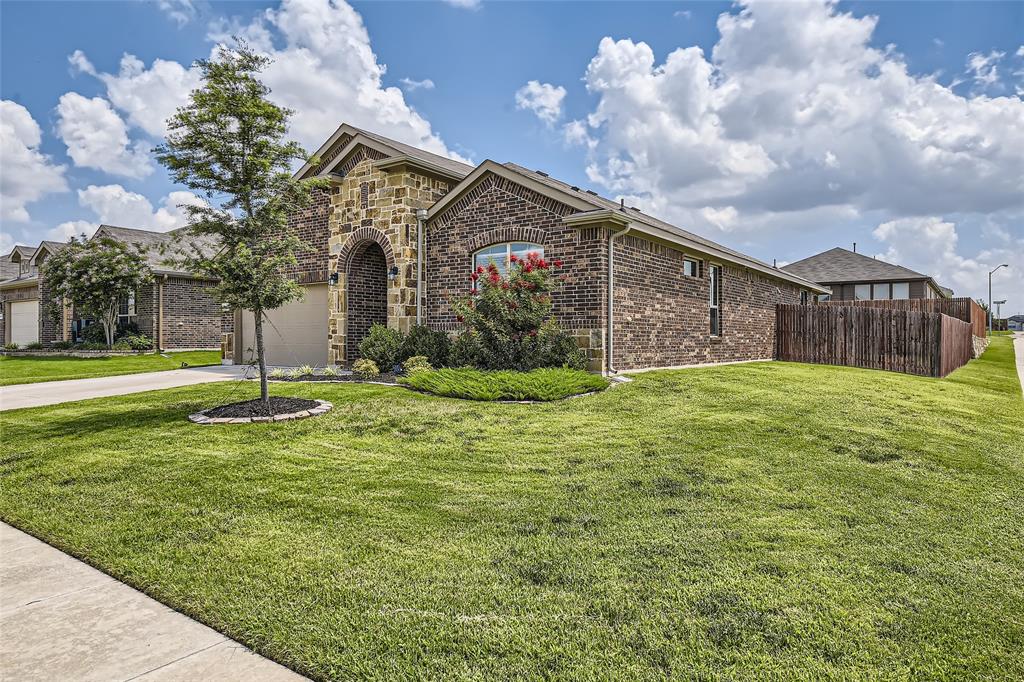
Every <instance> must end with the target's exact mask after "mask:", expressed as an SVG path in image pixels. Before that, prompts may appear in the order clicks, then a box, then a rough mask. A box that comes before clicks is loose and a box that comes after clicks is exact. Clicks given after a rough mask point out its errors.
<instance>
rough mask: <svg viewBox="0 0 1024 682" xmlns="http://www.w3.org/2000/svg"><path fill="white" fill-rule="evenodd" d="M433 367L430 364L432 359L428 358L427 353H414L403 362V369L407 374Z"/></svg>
mask: <svg viewBox="0 0 1024 682" xmlns="http://www.w3.org/2000/svg"><path fill="white" fill-rule="evenodd" d="M432 369H434V368H433V367H432V366H431V365H430V361H429V360H427V357H426V356H425V355H414V356H412V357H411V358H408V359H407V360H406V361H405V362H403V363H402V371H403V372H405V374H406V375H409V374H413V373H415V372H426V371H429V370H432Z"/></svg>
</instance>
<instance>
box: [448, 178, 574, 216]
mask: <svg viewBox="0 0 1024 682" xmlns="http://www.w3.org/2000/svg"><path fill="white" fill-rule="evenodd" d="M492 188H494V189H498V190H501V191H502V192H505V193H507V194H511V195H512V196H514V197H516V198H519V199H523V200H524V201H528V202H530V203H531V204H535V205H536V206H539V207H540V208H542V209H544V210H545V211H550V212H551V213H554V214H556V215H559V216H567V215H571V214H573V213H578V210H577V209H575V208H573V207H572V206H566V205H565V204H563V203H562V202H560V201H558V200H557V199H552V198H551V197H549V196H546V195H544V194H541V193H540V192H535V191H534V190H532V189H529V188H527V187H524V186H523V185H520V184H519V183H516V182H512V181H511V180H509V179H507V178H503V177H500V176H498V175H495V174H494V173H488V174H487V175H485V176H483V177H482V178H481V179H480V180H479V181H478V182H477V183H476V185H474V186H473V187H472V188H471V189H470V190H469V191H467V192H466V193H465V194H464V195H463V196H462V197H461V198H459V199H458V200H457V201H455V202H453V203H452V204H451V205H450V206H448V207H447V208H446V209H445V210H444V211H442V212H441V214H440V215H438V216H436V217H435V218H434V219H433V221H431V229H436V228H439V227H446V226H447V225H449V224H450V223H451V222H452V221H453V220H454V219H455V218H456V217H457V216H458V215H459V214H460V213H462V212H463V211H464V210H466V209H467V208H469V207H470V206H471V205H472V204H473V203H474V202H476V201H477V199H479V198H480V197H481V196H483V195H484V194H485V193H486V192H487V190H489V189H492Z"/></svg>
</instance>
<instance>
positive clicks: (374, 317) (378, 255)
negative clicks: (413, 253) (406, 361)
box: [345, 242, 390, 371]
mask: <svg viewBox="0 0 1024 682" xmlns="http://www.w3.org/2000/svg"><path fill="white" fill-rule="evenodd" d="M387 267H388V264H387V259H386V258H385V257H384V251H383V249H381V247H380V245H378V244H377V243H376V242H364V243H363V244H362V245H361V246H359V247H357V250H356V252H355V253H353V254H352V257H351V260H350V262H349V267H348V287H347V292H348V328H347V331H346V333H347V339H346V356H345V359H346V360H347V361H348V362H352V361H354V360H356V359H357V358H358V357H359V343H360V342H361V341H362V340H363V339H364V338H366V335H367V334H368V333H369V331H370V326H371V325H373V324H387V322H388V298H387V297H388V280H387ZM388 369H390V368H385V367H381V370H383V371H388Z"/></svg>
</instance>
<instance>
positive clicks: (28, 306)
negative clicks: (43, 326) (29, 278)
mask: <svg viewBox="0 0 1024 682" xmlns="http://www.w3.org/2000/svg"><path fill="white" fill-rule="evenodd" d="M38 340H39V301H14V302H12V303H11V341H12V342H14V343H16V344H18V345H19V346H24V345H25V344H26V343H35V342H36V341H38Z"/></svg>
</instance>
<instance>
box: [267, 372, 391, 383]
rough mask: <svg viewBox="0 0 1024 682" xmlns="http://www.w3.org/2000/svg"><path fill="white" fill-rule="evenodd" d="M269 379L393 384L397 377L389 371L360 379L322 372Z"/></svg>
mask: <svg viewBox="0 0 1024 682" xmlns="http://www.w3.org/2000/svg"><path fill="white" fill-rule="evenodd" d="M270 380H271V381H290V382H294V383H300V382H303V381H354V382H361V381H376V382H379V383H382V384H394V383H397V377H396V376H395V375H394V374H391V373H390V372H389V373H387V374H380V375H378V376H375V377H374V378H372V379H360V378H358V377H355V376H353V375H351V374H342V375H339V376H336V377H328V376H324V375H323V374H307V375H306V376H304V377H273V378H272V379H270Z"/></svg>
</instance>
